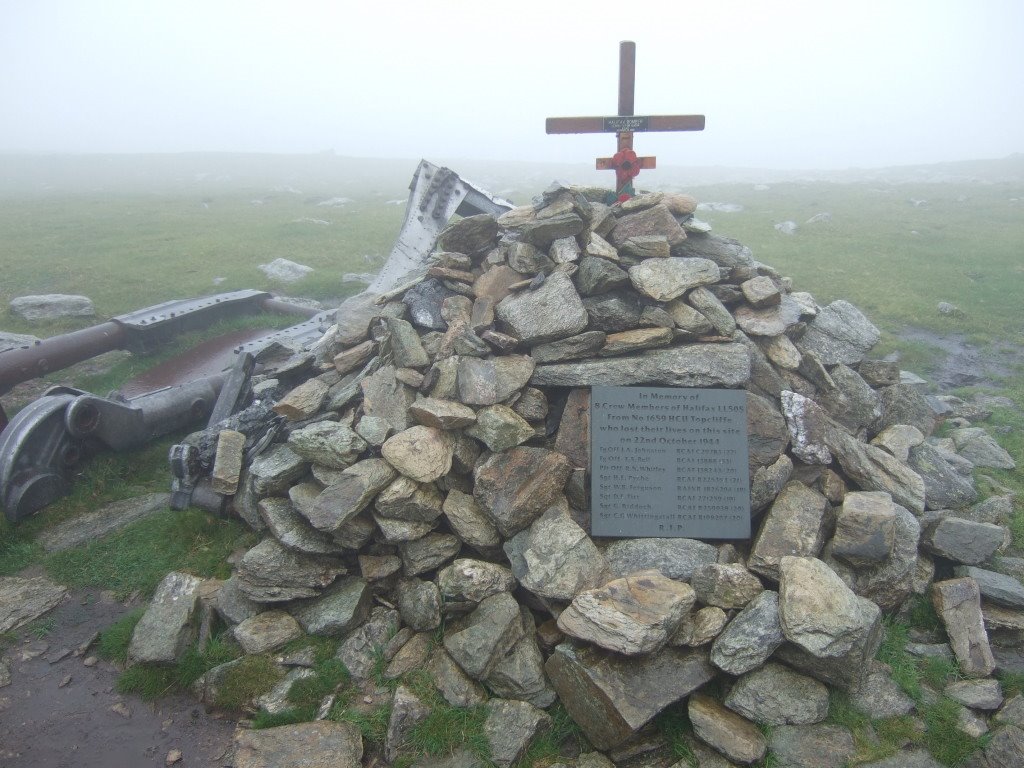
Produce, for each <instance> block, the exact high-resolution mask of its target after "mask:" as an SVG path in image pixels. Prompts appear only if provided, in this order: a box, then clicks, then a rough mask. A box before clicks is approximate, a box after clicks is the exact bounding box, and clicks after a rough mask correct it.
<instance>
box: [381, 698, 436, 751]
mask: <svg viewBox="0 0 1024 768" xmlns="http://www.w3.org/2000/svg"><path fill="white" fill-rule="evenodd" d="M429 714H430V707H428V706H427V705H426V704H424V703H423V702H422V701H420V699H419V698H418V697H417V696H416V694H414V693H413V692H412V691H410V690H409V689H408V688H406V687H405V686H404V685H400V686H398V688H397V689H396V690H395V695H394V697H393V698H392V699H391V717H390V719H389V720H388V729H387V733H386V735H385V737H384V759H385V760H387V761H388V762H389V763H391V762H394V760H395V759H396V758H397V757H398V756H399V754H401V750H402V748H403V747H404V746H405V745H406V742H407V740H408V738H409V734H410V732H411V731H412V729H413V728H415V727H416V726H417V725H419V724H420V723H421V722H423V721H424V720H425V719H426V718H427V715H429Z"/></svg>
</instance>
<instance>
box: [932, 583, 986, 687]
mask: <svg viewBox="0 0 1024 768" xmlns="http://www.w3.org/2000/svg"><path fill="white" fill-rule="evenodd" d="M932 602H933V603H934V605H935V612H936V613H937V614H938V615H939V618H940V619H942V622H943V624H944V625H945V627H946V634H947V635H948V636H949V644H950V645H951V646H952V648H953V653H954V654H956V659H957V661H958V662H959V663H960V671H961V672H962V673H963V674H964V675H965V676H967V677H988V676H989V675H990V674H992V671H993V670H994V669H995V666H996V662H995V659H994V658H993V657H992V649H991V648H990V647H989V644H988V635H987V634H986V633H985V624H984V620H983V618H982V615H981V592H980V591H979V590H978V584H977V582H975V581H974V579H963V578H961V579H949V580H947V581H940V582H935V584H933V585H932Z"/></svg>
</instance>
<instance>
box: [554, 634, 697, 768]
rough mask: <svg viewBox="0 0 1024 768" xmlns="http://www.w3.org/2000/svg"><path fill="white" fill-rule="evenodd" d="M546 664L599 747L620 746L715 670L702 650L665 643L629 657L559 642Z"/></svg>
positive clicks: (562, 696)
mask: <svg viewBox="0 0 1024 768" xmlns="http://www.w3.org/2000/svg"><path fill="white" fill-rule="evenodd" d="M544 669H545V671H546V672H547V675H548V679H549V680H551V684H552V685H553V686H554V688H555V691H556V692H557V693H558V697H559V699H560V700H561V702H562V704H563V705H564V706H565V709H566V711H568V713H569V715H570V716H571V717H572V719H573V720H574V721H576V724H577V725H579V726H580V728H581V729H582V730H583V733H584V734H585V735H586V737H587V739H588V740H589V741H590V743H591V744H593V745H594V746H595V747H597V748H598V749H605V750H606V749H611V748H612V747H615V746H618V745H619V744H621V743H622V742H624V741H625V740H626V739H628V738H629V737H630V736H632V735H633V734H634V733H636V731H638V730H639V729H640V728H641V727H643V726H644V725H645V724H646V723H648V722H649V721H650V720H651V719H653V718H654V716H655V715H657V714H658V713H659V712H661V711H662V710H663V709H665V708H666V707H668V706H669V705H671V704H674V703H675V702H677V701H679V700H680V699H682V698H683V697H685V696H687V695H689V694H690V693H692V692H693V691H695V690H696V689H697V688H699V687H700V686H702V685H704V683H706V682H708V681H709V680H711V679H712V678H713V677H714V676H715V670H714V668H713V667H712V666H711V665H710V664H709V663H708V660H707V655H706V654H705V653H702V652H700V651H681V650H678V649H675V648H665V649H663V650H661V651H659V652H658V653H655V654H651V655H649V656H641V657H639V658H636V659H624V658H622V657H620V656H617V655H615V654H610V653H608V652H606V651H602V650H599V649H596V648H588V647H575V646H573V645H571V644H569V643H563V644H561V645H559V646H558V647H557V648H556V649H555V651H554V653H552V654H551V656H550V657H549V658H548V660H547V662H546V664H545V665H544Z"/></svg>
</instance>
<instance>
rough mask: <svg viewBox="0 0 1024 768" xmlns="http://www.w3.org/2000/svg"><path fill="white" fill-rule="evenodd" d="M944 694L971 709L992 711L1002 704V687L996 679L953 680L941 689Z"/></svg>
mask: <svg viewBox="0 0 1024 768" xmlns="http://www.w3.org/2000/svg"><path fill="white" fill-rule="evenodd" d="M942 692H943V693H944V694H945V695H946V696H948V697H949V698H951V699H953V701H957V702H959V703H961V704H963V705H964V706H965V707H970V708H971V709H984V710H987V711H992V710H996V709H999V708H1000V707H1001V706H1002V705H1003V689H1002V687H1000V685H999V681H998V680H993V679H992V678H986V679H984V680H954V681H953V682H952V683H949V684H948V685H947V686H946V687H945V688H944V689H943V691H942Z"/></svg>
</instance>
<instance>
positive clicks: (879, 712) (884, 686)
mask: <svg viewBox="0 0 1024 768" xmlns="http://www.w3.org/2000/svg"><path fill="white" fill-rule="evenodd" d="M850 703H851V704H852V705H853V707H854V709H856V710H857V711H859V712H862V713H864V714H865V715H867V716H868V717H870V718H871V719H872V720H883V719H887V718H890V717H899V716H900V715H908V714H910V713H911V712H913V711H914V700H913V699H911V698H910V697H909V696H907V694H906V693H904V691H903V689H902V688H901V687H900V686H899V684H898V683H897V682H896V681H895V680H893V679H892V676H891V675H890V674H889V671H888V669H887V668H886V667H885V666H884V665H882V664H877V663H876V665H875V668H874V669H873V670H872V671H871V672H870V673H869V674H868V676H867V677H866V678H864V682H863V683H862V684H861V686H860V687H859V688H857V689H856V690H855V691H852V692H851V693H850Z"/></svg>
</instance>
